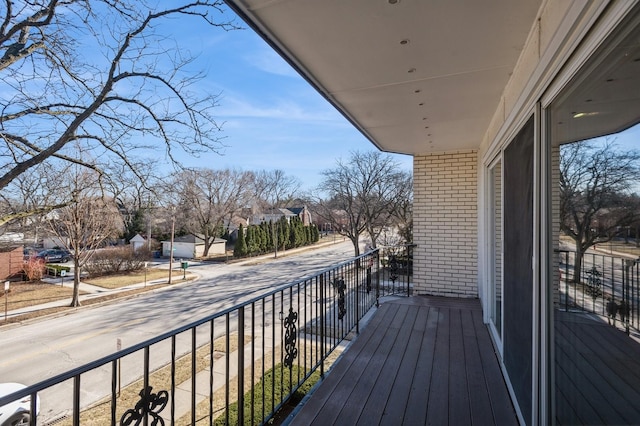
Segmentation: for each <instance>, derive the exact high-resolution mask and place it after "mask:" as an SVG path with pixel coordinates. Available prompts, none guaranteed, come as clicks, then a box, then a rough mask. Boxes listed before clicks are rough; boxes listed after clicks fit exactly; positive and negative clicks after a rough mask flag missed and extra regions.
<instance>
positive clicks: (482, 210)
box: [227, 0, 640, 425]
mask: <svg viewBox="0 0 640 426" xmlns="http://www.w3.org/2000/svg"><path fill="white" fill-rule="evenodd" d="M227 3H228V4H230V5H231V7H232V8H233V9H234V10H235V11H236V12H237V13H238V14H239V15H240V16H242V18H243V19H245V21H247V22H248V23H249V25H250V26H252V27H253V28H254V29H256V30H257V32H258V33H259V34H260V35H261V36H262V37H264V38H265V39H266V41H267V42H268V43H269V44H270V45H271V46H272V47H274V48H275V49H276V50H277V51H278V52H279V53H280V54H281V55H282V56H283V57H284V58H285V59H286V60H287V61H288V63H289V64H291V65H292V66H293V67H294V68H296V70H297V71H298V72H299V73H300V74H301V75H303V76H304V77H305V78H306V79H307V81H308V82H309V83H310V84H311V85H312V86H313V87H314V88H315V89H316V90H318V92H319V93H320V94H322V95H323V96H324V97H325V98H326V99H327V100H328V101H329V102H330V103H332V104H333V105H334V106H335V107H336V108H337V109H338V110H339V111H340V112H341V113H342V114H343V115H344V116H345V117H346V118H347V119H348V120H349V122H350V123H351V124H353V125H354V126H355V127H356V128H357V129H358V130H360V131H361V132H362V134H363V135H364V136H365V137H367V138H368V139H369V140H370V141H371V142H372V143H373V144H374V145H375V146H376V147H378V148H379V149H381V150H383V151H388V152H394V153H403V154H408V155H411V156H413V159H414V163H413V164H414V169H413V172H414V173H413V177H414V210H413V211H414V215H413V223H414V242H415V244H416V247H415V249H414V263H413V270H414V285H415V287H414V291H415V293H416V294H423V295H438V296H448V297H456V298H480V299H481V300H482V306H483V310H484V321H485V323H486V325H487V327H488V328H489V330H490V333H491V335H492V337H493V341H494V344H495V349H496V354H497V356H498V358H499V360H500V362H501V366H502V370H503V373H504V377H505V380H506V382H507V384H508V387H509V389H510V392H511V396H512V399H513V401H514V403H515V405H516V408H517V411H518V415H519V417H520V420H521V422H522V423H523V424H529V425H534V424H556V423H558V424H580V423H591V424H639V423H640V418H638V417H634V415H633V414H630V413H633V411H632V410H633V409H634V408H633V407H636V406H640V363H639V362H640V361H639V358H640V344H638V342H637V341H636V340H634V339H632V338H631V337H628V336H627V335H626V334H624V333H622V332H619V331H618V330H616V329H615V328H614V327H613V326H611V325H608V324H607V321H606V319H603V317H602V315H596V314H591V315H589V314H584V313H577V312H575V311H573V310H570V309H567V306H568V301H569V299H571V303H574V304H575V303H578V298H577V297H576V298H571V297H570V295H569V293H568V291H567V290H566V288H568V287H569V283H568V282H567V281H565V280H561V278H560V274H559V273H558V267H559V252H558V249H559V248H560V247H559V234H560V232H559V181H560V167H559V158H560V156H559V153H560V147H561V145H563V144H568V143H572V142H576V141H580V140H586V139H591V138H598V137H604V136H608V135H613V136H612V137H616V138H618V139H619V140H620V141H624V142H625V143H627V144H628V146H629V147H631V148H636V149H637V148H639V147H640V146H639V145H640V138H639V137H638V134H640V130H639V126H638V123H639V122H640V42H639V40H640V3H639V2H638V1H637V0H620V1H607V0H594V1H586V0H518V1H513V0H495V1H490V2H486V1H472V0H468V1H442V2H434V1H417V0H378V1H364V0H360V1H339V0H327V1H318V2H310V1H290V2H265V1H262V2H256V1H249V0H228V1H227ZM633 133H635V137H631V134H633ZM626 265H627V266H625V268H626V269H624V268H618V269H617V271H618V272H617V273H618V274H622V272H620V271H621V270H623V269H624V271H626V274H627V276H630V275H629V274H632V273H633V274H636V275H635V276H637V274H638V269H637V268H638V262H635V261H634V259H629V260H628V261H627V263H626ZM634 271H635V272H634ZM632 276H633V275H632ZM627 283H628V281H627ZM576 287H579V286H576ZM575 291H580V289H579V288H576V289H575ZM609 291H610V292H611V294H609V296H610V297H611V296H613V298H614V299H616V300H618V301H619V302H620V301H624V300H625V299H624V298H627V299H626V300H627V301H628V300H629V299H628V295H626V294H627V293H625V292H623V291H622V290H620V286H618V287H617V290H609ZM621 298H622V299H621ZM587 299H588V300H591V299H589V298H587ZM561 300H565V304H564V305H562V304H561V303H560V301H561ZM632 302H633V305H634V306H636V305H637V300H636V299H633V300H632ZM597 303H599V304H600V305H599V306H600V307H602V305H603V304H604V301H603V300H600V299H599V300H598V301H597ZM593 305H594V310H595V306H596V301H595V300H594V301H593ZM633 309H636V311H633V315H635V316H637V315H638V311H637V307H636V308H633ZM634 318H635V317H634ZM425 405H426V401H425Z"/></svg>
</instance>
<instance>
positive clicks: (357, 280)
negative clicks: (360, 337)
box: [354, 268, 361, 334]
mask: <svg viewBox="0 0 640 426" xmlns="http://www.w3.org/2000/svg"><path fill="white" fill-rule="evenodd" d="M357 271H358V273H357V274H356V285H355V289H354V291H355V292H356V297H355V299H356V334H360V285H361V282H360V268H358V269H357Z"/></svg>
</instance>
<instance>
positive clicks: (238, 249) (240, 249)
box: [233, 224, 247, 257]
mask: <svg viewBox="0 0 640 426" xmlns="http://www.w3.org/2000/svg"><path fill="white" fill-rule="evenodd" d="M246 255H247V244H246V241H245V238H244V228H243V227H242V224H240V228H239V229H238V239H237V240H236V245H235V247H234V248H233V256H234V257H244V256H246Z"/></svg>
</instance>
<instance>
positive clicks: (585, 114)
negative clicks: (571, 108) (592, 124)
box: [573, 111, 600, 118]
mask: <svg viewBox="0 0 640 426" xmlns="http://www.w3.org/2000/svg"><path fill="white" fill-rule="evenodd" d="M598 114H600V113H599V112H597V111H593V112H574V113H573V118H584V117H593V116H594V115H598Z"/></svg>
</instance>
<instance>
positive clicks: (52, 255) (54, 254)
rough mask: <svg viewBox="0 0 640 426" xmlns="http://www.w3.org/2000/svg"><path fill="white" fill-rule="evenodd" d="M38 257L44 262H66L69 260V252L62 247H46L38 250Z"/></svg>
mask: <svg viewBox="0 0 640 426" xmlns="http://www.w3.org/2000/svg"><path fill="white" fill-rule="evenodd" d="M36 257H37V258H38V259H42V260H44V261H45V262H46V263H51V262H62V263H66V262H68V261H69V260H71V252H69V250H62V249H46V250H42V251H40V252H38V254H37V255H36Z"/></svg>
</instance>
